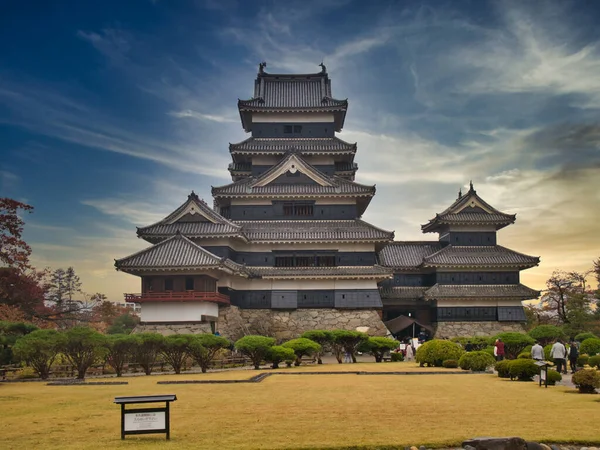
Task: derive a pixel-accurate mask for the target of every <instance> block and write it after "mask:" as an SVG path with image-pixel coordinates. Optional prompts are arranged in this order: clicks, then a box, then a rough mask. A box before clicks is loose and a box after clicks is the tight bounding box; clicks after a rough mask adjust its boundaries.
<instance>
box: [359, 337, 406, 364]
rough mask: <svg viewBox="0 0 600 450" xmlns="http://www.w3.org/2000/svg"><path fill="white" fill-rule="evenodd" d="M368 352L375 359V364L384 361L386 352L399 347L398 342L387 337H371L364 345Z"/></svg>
mask: <svg viewBox="0 0 600 450" xmlns="http://www.w3.org/2000/svg"><path fill="white" fill-rule="evenodd" d="M364 345H365V346H366V347H367V351H368V352H370V353H371V354H372V355H373V356H374V357H375V362H378V363H379V362H381V361H383V356H384V355H385V353H386V352H391V351H392V350H394V349H395V348H396V347H398V341H396V340H395V339H390V338H386V337H370V338H369V340H368V341H366V342H365V343H364Z"/></svg>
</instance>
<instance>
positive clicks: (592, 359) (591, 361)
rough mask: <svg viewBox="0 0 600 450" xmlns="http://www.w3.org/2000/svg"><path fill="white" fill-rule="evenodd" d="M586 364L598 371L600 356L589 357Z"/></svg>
mask: <svg viewBox="0 0 600 450" xmlns="http://www.w3.org/2000/svg"><path fill="white" fill-rule="evenodd" d="M577 362H579V361H577ZM587 363H588V364H589V365H590V367H593V368H596V369H600V355H595V356H591V357H590V358H589V360H588V362H587Z"/></svg>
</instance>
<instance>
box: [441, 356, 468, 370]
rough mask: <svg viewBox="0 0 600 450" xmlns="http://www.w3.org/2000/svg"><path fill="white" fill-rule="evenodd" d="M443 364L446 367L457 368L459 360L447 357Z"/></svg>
mask: <svg viewBox="0 0 600 450" xmlns="http://www.w3.org/2000/svg"><path fill="white" fill-rule="evenodd" d="M463 356H464V355H463ZM461 358H462V357H461ZM442 366H443V367H445V368H446V369H456V368H457V367H458V361H457V360H455V359H447V360H446V361H444V362H443V363H442Z"/></svg>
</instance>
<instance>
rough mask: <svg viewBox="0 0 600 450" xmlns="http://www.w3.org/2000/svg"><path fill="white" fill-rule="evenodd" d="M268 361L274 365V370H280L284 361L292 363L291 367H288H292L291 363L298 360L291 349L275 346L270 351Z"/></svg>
mask: <svg viewBox="0 0 600 450" xmlns="http://www.w3.org/2000/svg"><path fill="white" fill-rule="evenodd" d="M266 359H267V361H269V362H270V363H271V364H273V369H279V363H280V362H282V361H290V365H289V366H288V367H290V366H291V365H292V364H291V362H292V361H293V360H295V359H296V354H295V353H294V350H293V349H291V348H287V347H284V346H282V345H274V346H273V347H271V348H270V349H269V352H268V353H267V357H266Z"/></svg>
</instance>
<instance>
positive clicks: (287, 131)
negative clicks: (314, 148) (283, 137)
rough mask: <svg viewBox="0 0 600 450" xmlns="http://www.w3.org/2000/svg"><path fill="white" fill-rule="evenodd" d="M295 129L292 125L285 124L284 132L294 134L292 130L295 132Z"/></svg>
mask: <svg viewBox="0 0 600 450" xmlns="http://www.w3.org/2000/svg"><path fill="white" fill-rule="evenodd" d="M293 129H294V128H293V127H292V126H291V125H284V126H283V132H284V133H285V134H292V132H293Z"/></svg>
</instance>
